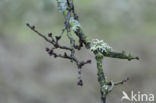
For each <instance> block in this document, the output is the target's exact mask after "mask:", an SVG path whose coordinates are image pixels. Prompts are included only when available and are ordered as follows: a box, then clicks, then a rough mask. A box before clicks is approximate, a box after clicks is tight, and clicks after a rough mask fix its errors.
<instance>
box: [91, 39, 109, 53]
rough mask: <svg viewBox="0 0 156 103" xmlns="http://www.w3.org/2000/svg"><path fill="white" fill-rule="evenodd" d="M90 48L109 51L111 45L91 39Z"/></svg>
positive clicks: (93, 50)
mask: <svg viewBox="0 0 156 103" xmlns="http://www.w3.org/2000/svg"><path fill="white" fill-rule="evenodd" d="M90 50H91V51H92V52H95V51H99V52H102V53H103V52H105V53H108V52H111V51H112V47H110V46H109V45H108V44H107V43H105V42H104V41H103V40H98V39H93V40H92V44H91V48H90Z"/></svg>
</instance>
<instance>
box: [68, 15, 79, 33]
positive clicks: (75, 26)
mask: <svg viewBox="0 0 156 103" xmlns="http://www.w3.org/2000/svg"><path fill="white" fill-rule="evenodd" d="M69 23H70V26H71V29H72V30H73V31H76V30H77V29H78V28H80V27H81V24H80V23H79V22H78V21H77V20H75V19H74V18H73V17H71V18H70V21H69Z"/></svg>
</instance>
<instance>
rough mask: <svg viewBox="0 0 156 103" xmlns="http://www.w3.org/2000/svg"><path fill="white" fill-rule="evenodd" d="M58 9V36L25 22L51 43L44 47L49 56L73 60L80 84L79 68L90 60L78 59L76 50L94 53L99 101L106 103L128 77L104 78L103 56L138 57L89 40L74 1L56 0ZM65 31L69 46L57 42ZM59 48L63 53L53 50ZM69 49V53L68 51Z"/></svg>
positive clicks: (102, 42) (96, 40)
mask: <svg viewBox="0 0 156 103" xmlns="http://www.w3.org/2000/svg"><path fill="white" fill-rule="evenodd" d="M56 1H57V6H58V11H59V12H62V14H63V16H64V18H65V22H64V28H63V29H62V31H61V34H60V35H58V36H55V37H54V35H53V34H52V33H48V34H47V36H46V35H44V34H42V33H40V32H39V31H38V30H37V29H36V28H35V26H33V25H30V24H29V23H27V26H28V27H29V28H30V29H31V30H32V31H34V32H35V33H36V34H38V35H39V36H41V37H42V38H43V39H45V40H46V41H47V42H48V43H50V44H51V45H52V47H51V49H50V48H46V51H47V53H48V54H49V55H50V56H53V57H55V58H63V59H67V60H70V61H71V62H74V63H75V64H76V65H77V68H78V75H79V77H78V79H79V80H78V83H77V84H78V85H79V86H82V85H83V81H82V72H81V69H82V67H83V66H84V65H86V64H90V63H91V60H90V59H88V60H79V59H78V58H77V57H76V56H75V52H76V50H81V48H82V47H85V48H86V49H88V50H90V51H92V52H93V54H94V55H95V60H96V63H97V77H98V82H99V84H100V92H101V102H102V103H106V97H107V95H108V94H109V93H110V92H111V91H112V89H113V88H114V86H117V85H120V84H123V83H124V82H126V81H127V80H129V78H126V79H124V80H121V81H119V82H113V81H112V80H111V81H109V80H107V79H106V76H105V74H104V69H103V66H102V63H103V59H104V57H111V58H119V59H127V60H129V61H130V60H133V59H137V60H139V58H138V57H136V56H133V55H131V54H129V55H126V53H125V51H122V52H121V53H120V52H115V51H114V50H113V49H112V47H110V46H109V45H108V44H107V43H105V42H104V41H103V40H98V39H93V40H92V41H90V40H89V39H88V37H87V35H86V34H85V33H84V32H83V30H82V27H81V24H80V22H79V18H78V15H77V14H76V12H75V8H74V3H73V0H56ZM65 31H66V36H67V37H68V39H69V42H70V46H64V45H61V44H60V43H59V41H60V40H61V38H62V36H63V34H64V33H65ZM72 31H73V32H74V33H75V35H76V36H77V37H78V38H79V43H78V44H76V43H75V41H76V39H75V38H74V36H73V35H72ZM56 49H61V50H63V51H64V53H63V54H58V53H57V52H56V51H55V50H56ZM68 51H70V54H69V53H68Z"/></svg>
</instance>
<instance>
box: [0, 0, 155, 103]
mask: <svg viewBox="0 0 156 103" xmlns="http://www.w3.org/2000/svg"><path fill="white" fill-rule="evenodd" d="M75 5H76V11H77V13H78V14H79V17H80V22H81V24H82V27H83V29H84V32H85V33H86V34H87V35H88V37H89V38H90V39H93V38H98V39H103V40H104V41H105V42H107V43H108V44H109V45H111V46H112V47H113V49H114V50H116V51H122V50H125V51H127V52H128V53H132V54H134V55H137V56H139V57H140V58H141V60H140V61H136V60H134V61H131V62H129V61H127V60H119V59H112V58H105V60H104V62H103V65H104V71H105V74H106V75H107V77H108V79H112V80H114V81H119V80H121V79H124V78H125V77H127V76H130V77H132V79H131V80H130V81H128V82H127V83H125V84H124V85H121V86H118V87H116V88H114V89H113V91H112V93H111V94H109V96H108V98H107V101H108V103H121V100H120V99H121V97H122V91H126V92H127V93H128V94H130V92H131V91H132V90H133V91H134V92H136V93H137V92H138V91H140V92H141V93H153V94H156V12H155V11H156V0H75ZM63 21H64V19H63V16H62V14H61V13H58V11H57V7H56V1H55V0H1V1H0V103H100V94H99V85H98V82H97V76H96V64H95V61H94V60H93V63H92V64H91V65H86V66H85V67H83V80H84V86H83V87H78V86H77V84H76V83H77V68H76V66H75V65H74V64H72V63H70V61H67V60H62V59H54V58H52V57H49V56H48V54H47V53H46V52H45V50H44V49H45V47H50V45H49V44H48V43H46V42H45V41H44V40H43V39H41V38H40V37H39V36H37V35H36V34H35V33H34V32H32V31H31V30H30V29H28V28H27V27H26V26H25V24H26V23H27V22H29V23H30V24H33V25H36V28H37V29H39V30H40V31H41V32H43V33H45V34H47V33H48V32H53V33H54V34H59V33H60V30H61V29H62V28H63ZM62 43H64V44H66V43H68V41H67V40H66V39H64V40H63V41H62ZM77 56H78V57H79V58H80V59H81V60H87V59H88V58H91V59H94V56H93V55H92V53H90V52H89V54H88V51H87V50H85V49H84V50H82V51H81V52H79V53H78V54H77ZM124 103H129V102H127V101H124ZM140 103H142V102H140Z"/></svg>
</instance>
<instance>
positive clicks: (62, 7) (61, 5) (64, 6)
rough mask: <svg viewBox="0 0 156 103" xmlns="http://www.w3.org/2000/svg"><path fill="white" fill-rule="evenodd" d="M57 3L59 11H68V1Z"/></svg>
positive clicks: (62, 0)
mask: <svg viewBox="0 0 156 103" xmlns="http://www.w3.org/2000/svg"><path fill="white" fill-rule="evenodd" d="M56 1H57V6H58V11H59V12H64V11H65V10H66V9H67V0H56Z"/></svg>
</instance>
